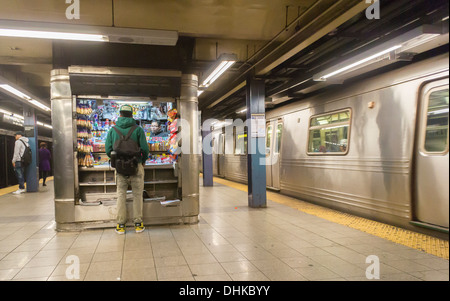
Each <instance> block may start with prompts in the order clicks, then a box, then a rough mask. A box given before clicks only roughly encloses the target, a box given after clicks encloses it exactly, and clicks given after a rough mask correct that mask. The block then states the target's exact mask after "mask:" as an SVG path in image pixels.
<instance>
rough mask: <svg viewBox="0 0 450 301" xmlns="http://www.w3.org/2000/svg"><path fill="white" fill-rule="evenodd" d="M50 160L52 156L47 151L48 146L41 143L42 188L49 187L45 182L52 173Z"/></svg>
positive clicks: (40, 168)
mask: <svg viewBox="0 0 450 301" xmlns="http://www.w3.org/2000/svg"><path fill="white" fill-rule="evenodd" d="M50 159H51V154H50V151H49V150H48V149H47V144H46V143H45V142H41V144H40V148H39V173H40V176H41V177H42V186H47V184H45V180H46V179H47V176H48V175H49V172H50Z"/></svg>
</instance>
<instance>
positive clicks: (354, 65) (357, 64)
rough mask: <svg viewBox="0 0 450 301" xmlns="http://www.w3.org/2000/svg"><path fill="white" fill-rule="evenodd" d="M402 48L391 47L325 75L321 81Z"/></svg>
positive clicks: (399, 46) (397, 46)
mask: <svg viewBox="0 0 450 301" xmlns="http://www.w3.org/2000/svg"><path fill="white" fill-rule="evenodd" d="M401 47H402V45H395V46H393V47H391V48H388V49H386V50H383V51H381V52H378V53H375V54H374V55H371V56H369V57H366V58H364V59H362V60H360V61H357V62H355V63H353V64H350V65H347V66H345V67H343V68H340V69H338V70H336V71H333V72H331V73H328V74H326V75H323V76H321V77H320V79H321V80H326V79H328V78H330V77H332V76H335V75H337V74H340V73H342V72H345V71H347V70H350V69H353V68H355V67H357V66H359V65H362V64H364V63H367V62H369V61H371V60H374V59H378V58H380V57H382V56H384V55H385V54H389V53H390V52H392V51H395V50H397V49H399V48H401Z"/></svg>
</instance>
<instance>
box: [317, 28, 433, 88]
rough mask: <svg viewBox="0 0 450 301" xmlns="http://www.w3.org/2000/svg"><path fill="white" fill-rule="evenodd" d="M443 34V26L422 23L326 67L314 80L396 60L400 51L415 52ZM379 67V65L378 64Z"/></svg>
mask: <svg viewBox="0 0 450 301" xmlns="http://www.w3.org/2000/svg"><path fill="white" fill-rule="evenodd" d="M441 34H442V29H441V27H436V26H431V25H422V26H420V27H417V28H415V29H413V30H411V31H409V32H407V33H405V34H402V35H400V36H398V37H396V38H394V39H392V40H390V41H387V42H385V43H383V44H381V45H378V46H376V47H374V48H372V49H370V50H368V51H365V52H363V53H361V54H359V55H355V56H354V57H353V58H351V59H348V60H346V61H344V62H342V63H340V64H338V65H336V66H334V67H331V68H329V69H326V70H324V71H322V72H320V73H318V74H316V75H314V76H313V80H314V81H326V80H327V79H329V78H331V77H335V76H337V75H341V76H342V75H344V74H346V73H349V72H353V71H355V70H358V69H361V68H363V67H366V66H369V65H373V64H375V63H379V62H386V60H390V61H395V60H396V59H397V58H398V54H399V53H403V52H413V53H414V48H416V49H417V47H418V46H421V45H425V44H426V43H428V42H430V41H432V40H434V39H435V38H437V37H439V36H440V35H441ZM378 67H379V66H378Z"/></svg>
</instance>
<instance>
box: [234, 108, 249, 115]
mask: <svg viewBox="0 0 450 301" xmlns="http://www.w3.org/2000/svg"><path fill="white" fill-rule="evenodd" d="M244 112H247V108H245V109H242V110H239V111H237V112H236V113H238V114H242V113H244Z"/></svg>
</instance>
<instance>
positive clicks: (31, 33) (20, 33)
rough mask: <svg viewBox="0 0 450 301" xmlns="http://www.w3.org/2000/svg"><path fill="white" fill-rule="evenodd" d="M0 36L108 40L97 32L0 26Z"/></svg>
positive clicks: (92, 40)
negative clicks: (87, 32) (22, 28)
mask: <svg viewBox="0 0 450 301" xmlns="http://www.w3.org/2000/svg"><path fill="white" fill-rule="evenodd" d="M0 36H3V37H16V38H36V39H50V40H75V41H91V42H108V41H109V39H108V37H107V36H104V35H99V34H83V33H72V32H56V31H36V30H18V29H4V28H0Z"/></svg>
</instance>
